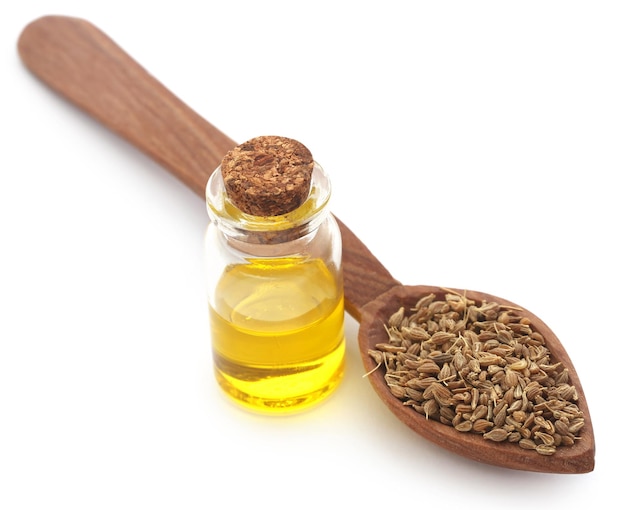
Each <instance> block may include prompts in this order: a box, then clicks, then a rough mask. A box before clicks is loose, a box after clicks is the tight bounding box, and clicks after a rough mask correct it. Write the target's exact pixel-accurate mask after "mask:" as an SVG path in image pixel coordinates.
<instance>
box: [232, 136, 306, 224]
mask: <svg viewBox="0 0 626 510" xmlns="http://www.w3.org/2000/svg"><path fill="white" fill-rule="evenodd" d="M221 171H222V179H223V181H224V186H225V188H226V193H227V195H228V198H229V199H230V200H231V202H232V203H233V204H234V205H235V206H236V207H237V208H238V209H240V210H241V211H243V212H244V213H246V214H251V215H254V216H279V215H281V214H286V213H288V212H290V211H293V210H294V209H297V208H298V207H300V206H301V205H302V204H303V203H304V201H305V200H306V198H307V197H308V195H309V190H310V187H311V174H312V172H313V156H312V155H311V152H310V151H309V149H307V148H306V147H305V146H304V145H302V144H301V143H300V142H298V141H296V140H292V139H291V138H284V137H280V136H259V137H257V138H253V139H252V140H248V141H247V142H245V143H242V144H241V145H238V146H237V147H235V148H234V149H232V150H231V151H230V152H229V153H228V154H226V156H224V159H223V160H222V165H221Z"/></svg>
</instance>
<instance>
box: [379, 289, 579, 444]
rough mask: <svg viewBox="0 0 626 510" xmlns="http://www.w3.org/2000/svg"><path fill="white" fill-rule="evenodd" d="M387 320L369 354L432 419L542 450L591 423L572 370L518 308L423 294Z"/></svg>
mask: <svg viewBox="0 0 626 510" xmlns="http://www.w3.org/2000/svg"><path fill="white" fill-rule="evenodd" d="M409 312H410V313H407V312H406V311H405V308H404V307H402V308H400V309H399V310H398V311H397V312H395V313H394V314H393V315H392V316H391V317H390V318H389V320H388V323H387V325H386V330H387V333H388V336H389V340H388V342H387V343H384V344H377V345H376V349H371V350H370V351H369V355H370V356H371V357H372V359H373V360H374V361H375V362H376V363H377V364H378V367H384V369H385V370H386V372H385V376H384V377H385V381H386V383H387V385H388V386H389V389H390V391H391V393H392V394H393V395H394V396H395V397H396V398H398V399H399V400H401V401H402V402H403V405H406V406H411V407H412V408H413V409H415V410H416V411H417V412H418V413H420V414H422V415H424V416H425V417H426V418H427V419H434V420H438V421H440V422H441V423H443V424H445V425H449V426H451V427H454V428H455V429H456V430H458V431H459V432H464V433H475V434H481V435H482V437H483V438H485V439H486V440H491V441H498V442H501V441H508V442H510V443H517V444H518V445H519V446H520V447H521V448H525V449H532V450H535V451H536V452H537V453H539V454H542V455H552V454H553V453H555V451H556V449H557V448H558V447H561V446H568V445H572V444H574V442H575V440H576V437H577V433H578V432H579V431H580V430H581V428H582V427H583V425H584V416H583V413H582V412H581V411H580V409H579V408H578V405H577V404H576V402H577V400H578V395H577V392H576V388H575V387H574V386H572V385H571V384H570V381H569V373H568V370H567V368H563V367H562V366H561V364H560V363H553V362H552V360H551V353H550V351H549V349H548V348H547V347H546V345H545V341H544V338H543V336H542V335H541V334H540V333H539V332H537V331H535V330H534V329H533V327H532V324H531V322H530V320H528V319H527V318H525V317H523V316H521V315H520V314H519V311H518V310H517V309H514V308H511V307H506V306H502V305H499V304H498V303H494V302H483V303H481V304H477V303H476V302H474V301H472V300H470V299H467V298H466V297H465V296H462V295H459V294H457V293H454V292H451V291H450V292H448V293H447V294H446V295H445V299H444V300H437V299H436V296H435V294H429V295H427V296H424V297H423V298H422V299H420V300H419V301H418V303H417V304H416V306H415V307H414V308H411V309H410V311H409Z"/></svg>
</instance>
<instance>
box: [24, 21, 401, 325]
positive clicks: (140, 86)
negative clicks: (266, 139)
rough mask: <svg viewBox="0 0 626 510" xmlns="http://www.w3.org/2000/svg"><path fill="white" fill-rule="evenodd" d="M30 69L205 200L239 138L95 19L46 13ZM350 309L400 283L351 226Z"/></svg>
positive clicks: (33, 26)
mask: <svg viewBox="0 0 626 510" xmlns="http://www.w3.org/2000/svg"><path fill="white" fill-rule="evenodd" d="M18 51H19V54H20V57H21V58H22V61H23V62H24V64H25V65H26V67H27V68H28V69H29V70H30V71H31V72H32V73H33V74H35V75H36V76H37V77H38V78H40V79H41V80H42V81H43V82H44V83H46V84H47V85H48V86H50V87H51V88H52V89H53V90H55V91H56V92H58V93H59V94H61V95H62V96H64V97H65V98H66V99H68V100H69V101H71V102H72V103H74V104H75V105H77V106H78V107H79V108H81V109H82V110H84V111H85V112H87V113H88V114H90V115H91V116H92V117H94V118H95V119H96V120H98V121H99V122H100V123H102V124H104V125H105V126H107V127H108V128H109V129H111V130H112V131H113V132H115V133H117V134H118V135H120V136H121V137H122V138H124V139H125V140H127V141H128V142H130V143H131V144H132V145H134V146H135V147H137V148H138V149H140V150H141V151H143V152H144V153H145V154H147V155H148V156H149V157H150V158H152V159H153V160H155V161H156V162H157V163H159V164H160V165H161V166H163V167H165V168H166V169H167V170H169V171H170V172H171V173H173V174H174V175H175V176H177V177H178V178H179V179H180V180H181V181H182V182H183V183H184V184H185V185H187V186H188V187H189V188H191V190H192V191H194V192H195V193H196V194H197V195H199V196H200V197H202V198H204V190H205V186H206V182H207V180H208V178H209V176H210V175H211V173H212V172H213V170H214V169H215V168H217V167H218V166H219V164H220V163H221V160H222V158H223V157H224V155H225V154H226V153H227V152H228V151H229V150H230V149H232V148H233V147H234V146H235V145H236V143H235V142H234V141H233V140H231V139H230V138H228V137H227V136H226V135H225V134H224V133H222V132H221V131H219V130H218V129H217V128H216V127H214V126H213V125H212V124H210V123H209V122H207V121H206V120H204V119H203V118H202V117H200V116H199V115H198V114H197V113H196V112H194V111H193V110H192V109H191V108H190V107H189V106H187V105H186V104H185V103H183V102H182V101H181V100H180V99H179V98H177V97H176V96H175V95H174V94H172V93H171V92H170V91H169V90H168V89H167V88H165V87H164V86H163V85H162V84H161V83H160V82H159V81H157V80H156V79H155V78H154V77H152V76H151V75H150V74H149V73H148V72H147V71H146V70H145V69H144V68H143V67H141V66H140V65H139V64H138V63H137V62H136V61H135V60H134V59H133V58H132V57H130V56H129V55H128V54H127V53H126V52H125V51H124V50H123V49H122V48H120V47H119V46H118V45H117V44H116V43H115V42H114V41H112V40H111V39H110V38H109V37H108V36H107V35H106V34H104V33H103V32H102V31H101V30H100V29H98V28H97V27H96V26H94V25H92V24H91V23H89V22H88V21H85V20H82V19H79V18H72V17H67V16H45V17H43V18H39V19H37V20H35V21H33V22H32V23H30V24H29V25H28V26H27V27H26V28H25V29H24V30H23V32H22V34H21V35H20V38H19V41H18ZM337 221H338V223H339V227H340V229H341V233H342V239H343V264H344V290H345V300H346V310H347V311H348V313H350V314H351V315H352V316H353V317H354V318H356V319H357V320H360V318H361V311H360V310H361V308H362V307H363V306H364V305H365V304H367V303H369V302H370V301H371V300H372V299H374V298H376V297H377V296H378V295H380V294H382V293H383V292H384V291H386V290H388V289H389V288H391V287H393V286H395V285H397V284H398V282H397V281H396V280H395V279H394V278H393V277H392V276H391V274H390V273H389V272H388V271H387V269H385V267H384V266H383V265H382V264H381V263H380V262H379V261H378V260H377V259H376V257H374V256H373V255H372V253H371V252H370V250H369V249H368V248H367V247H366V246H365V245H364V244H363V242H361V241H360V240H359V238H358V237H357V236H356V235H355V234H354V233H353V232H352V231H350V229H348V227H346V225H345V224H344V223H343V222H341V221H340V220H339V219H337Z"/></svg>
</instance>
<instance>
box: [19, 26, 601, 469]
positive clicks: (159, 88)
mask: <svg viewBox="0 0 626 510" xmlns="http://www.w3.org/2000/svg"><path fill="white" fill-rule="evenodd" d="M18 49H19V53H20V56H21V58H22V60H23V62H24V63H25V65H26V66H27V67H28V68H29V69H30V70H31V71H32V72H33V73H34V74H35V75H36V76H38V77H39V78H40V79H41V80H42V81H43V82H45V83H46V84H48V85H49V86H50V87H51V88H52V89H54V90H56V91H57V92H58V93H60V94H61V95H63V96H64V97H66V98H67V99H69V100H70V101H71V102H73V103H75V104H76V105H78V106H79V107H80V108H82V109H83V110H85V111H86V112H88V113H89V114H90V115H91V116H93V117H94V118H96V119H97V120H98V121H100V122H101V123H103V124H104V125H106V126H107V127H108V128H110V129H111V130H113V131H114V132H116V133H118V134H119V135H120V136H121V137H123V138H124V139H126V140H128V141H129V142H130V143H132V144H133V145H134V146H136V147H137V148H139V149H140V150H142V151H143V152H144V153H146V154H147V155H148V156H150V157H151V158H153V159H154V160H155V161H157V162H158V163H160V164H161V165H162V166H164V167H165V168H167V169H168V170H169V171H171V172H172V173H173V174H174V175H176V176H177V177H178V178H180V179H181V180H182V182H184V183H185V184H186V185H187V186H189V187H190V188H191V189H192V190H193V191H194V192H195V193H197V194H198V195H199V196H200V197H203V198H204V191H205V185H206V182H207V180H208V178H209V176H210V175H211V173H212V172H213V170H214V169H215V168H217V166H218V165H219V164H220V162H221V159H222V157H223V156H224V155H225V154H226V152H227V151H228V150H230V149H231V148H232V147H234V146H235V145H236V144H235V142H234V141H233V140H231V139H230V138H228V137H227V136H226V135H224V134H223V133H222V132H220V131H219V130H218V129H216V128H215V127H214V126H212V125H211V124H209V123H208V122H207V121H206V120H204V119H203V118H201V117H200V116H199V115H198V114H196V113H195V112H194V111H193V110H192V109H191V108H189V107H188V106H187V105H185V104H184V103H183V102H182V101H181V100H180V99H178V98H177V97H176V96H174V95H173V94H172V93H171V92H170V91H169V90H167V89H166V88H165V87H164V86H163V85H162V84H161V83H159V82H158V81H157V80H155V79H154V78H153V77H152V76H150V75H149V74H148V73H147V72H146V70H145V69H143V68H142V67H141V66H140V65H139V64H138V63H137V62H135V61H134V60H133V59H132V58H131V57H130V56H129V55H128V54H127V53H125V52H124V51H123V50H122V49H121V48H120V47H119V46H118V45H117V44H115V43H114V42H113V41H112V40H111V39H110V38H109V37H108V36H106V35H105V34H104V33H102V32H101V31H100V30H99V29H98V28H96V27H95V26H93V25H92V24H90V23H89V22H87V21H84V20H81V19H77V18H70V17H64V16H46V17H43V18H40V19H38V20H36V21H34V22H32V23H31V24H30V25H28V26H27V27H26V28H25V29H24V31H23V32H22V34H21V36H20V39H19V42H18ZM338 222H339V225H340V228H341V232H342V236H343V257H344V276H345V297H346V310H347V312H348V313H350V315H352V316H353V317H354V318H355V319H356V320H358V321H360V328H359V334H358V341H359V348H360V351H361V356H362V359H363V363H364V366H365V369H366V371H368V372H369V371H370V370H373V369H374V368H375V364H374V361H373V359H372V358H371V357H370V356H369V355H368V351H369V350H370V349H372V348H374V346H375V345H376V344H378V343H382V342H385V341H386V340H387V333H386V331H385V329H384V328H383V323H384V322H385V321H386V320H387V319H388V318H389V316H390V315H391V314H392V313H393V312H395V311H396V310H397V309H398V308H399V307H400V306H405V307H407V308H410V307H411V306H414V305H415V303H416V302H417V301H418V300H419V299H420V298H421V297H422V296H424V295H426V294H429V293H431V292H432V293H435V294H436V295H437V296H438V297H439V298H441V297H442V296H443V294H444V291H443V290H442V289H440V288H437V287H427V286H404V285H401V284H400V283H399V282H398V281H397V280H395V279H394V278H393V277H392V276H391V274H390V273H389V272H388V271H387V269H385V267H384V266H383V265H382V264H381V263H380V262H379V261H378V260H377V259H376V258H375V257H374V256H373V255H372V253H371V252H370V251H369V250H368V249H367V247H366V246H365V245H364V244H363V243H362V242H361V241H360V240H359V239H358V237H356V235H354V233H352V232H351V231H350V230H349V229H348V228H347V227H346V226H345V225H344V224H343V223H342V222H341V221H339V220H338ZM453 290H456V291H457V292H459V293H461V294H465V295H466V297H467V298H469V299H473V300H475V301H477V302H479V303H480V302H481V301H483V300H486V301H496V302H498V303H500V304H503V305H510V306H515V307H518V305H515V304H514V303H511V302H509V301H506V300H504V299H501V298H498V297H495V296H490V295H488V294H484V293H481V292H474V291H464V290H460V289H453ZM518 308H521V307H518ZM525 313H526V315H527V317H528V318H529V319H531V321H532V323H533V325H534V326H535V328H536V329H537V330H538V331H539V332H540V333H542V334H543V336H544V337H545V341H546V344H547V346H548V348H549V349H550V350H551V352H552V355H553V358H554V360H558V361H560V362H561V363H562V364H563V365H564V366H566V367H568V368H569V372H570V382H571V384H573V385H574V386H575V387H576V389H577V391H578V395H579V400H578V406H579V408H580V410H581V411H582V412H583V413H584V415H585V426H584V428H583V429H582V430H581V431H580V438H579V439H578V440H577V442H576V443H575V445H573V446H569V447H561V448H559V449H557V452H556V453H555V454H554V455H552V456H542V455H539V454H538V453H536V452H535V451H528V450H524V449H522V448H520V447H519V446H518V445H515V444H509V443H504V444H503V443H496V442H492V441H487V440H485V439H483V438H482V437H481V436H479V435H476V434H469V433H461V432H458V431H456V430H455V429H454V428H452V427H450V426H447V425H443V424H441V423H439V422H437V421H435V420H432V419H431V420H427V419H426V418H425V417H423V416H422V415H420V414H418V413H417V412H416V411H414V410H413V409H412V408H410V407H406V406H404V405H402V403H401V402H400V401H399V400H398V399H396V398H395V397H394V396H393V395H392V394H391V393H390V391H389V389H388V387H387V385H386V383H385V381H384V379H383V373H382V370H374V371H373V372H372V374H371V375H370V377H369V379H370V381H371V383H372V385H373V387H374V389H375V391H376V393H377V394H378V395H379V397H380V398H381V399H382V400H383V401H384V402H385V404H386V405H387V406H388V407H389V409H390V410H391V411H392V412H393V413H394V414H395V415H396V416H397V417H398V418H399V419H400V420H402V421H403V422H404V423H405V424H406V425H408V426H409V427H410V428H412V429H413V430H414V431H415V432H417V433H419V434H420V435H422V436H423V437H425V438H426V439H429V440H430V441H432V442H434V443H436V444H438V445H440V446H442V447H444V448H446V449H448V450H450V451H452V452H455V453H457V454H459V455H462V456H464V457H468V458H470V459H473V460H476V461H479V462H484V463H488V464H492V465H495V466H501V467H506V468H512V469H519V470H526V471H537V472H546V473H586V472H590V471H592V470H593V468H594V456H595V440H594V435H593V427H592V424H591V417H590V414H589V409H588V406H587V401H586V399H585V395H584V393H583V388H582V386H581V383H580V380H579V378H578V375H577V373H576V371H575V369H574V366H573V364H572V362H571V360H570V359H569V356H568V355H567V352H566V351H565V349H564V348H563V346H562V345H561V343H560V341H559V340H558V338H557V337H556V336H555V335H554V333H553V332H552V331H551V330H550V329H549V328H548V327H547V326H546V325H545V324H544V323H543V321H541V320H540V319H539V318H538V317H536V316H534V315H533V314H532V313H530V312H525Z"/></svg>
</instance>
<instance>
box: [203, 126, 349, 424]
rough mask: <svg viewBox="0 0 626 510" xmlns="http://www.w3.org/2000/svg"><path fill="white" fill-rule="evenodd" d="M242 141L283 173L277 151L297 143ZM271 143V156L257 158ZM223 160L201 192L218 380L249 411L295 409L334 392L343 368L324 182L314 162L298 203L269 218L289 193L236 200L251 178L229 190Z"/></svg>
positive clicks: (337, 273) (333, 239)
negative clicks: (206, 217)
mask: <svg viewBox="0 0 626 510" xmlns="http://www.w3.org/2000/svg"><path fill="white" fill-rule="evenodd" d="M276 143H277V144H278V146H277V145H276ZM246 144H248V145H247V147H248V148H250V147H251V146H250V144H252V146H254V147H256V150H257V152H258V151H260V152H261V153H262V154H261V153H259V154H254V157H253V158H252V159H253V160H254V161H258V160H261V161H262V163H263V164H264V165H265V167H264V168H265V169H267V168H269V167H271V168H272V172H274V173H275V174H276V175H279V176H281V175H282V173H281V172H282V170H280V168H279V167H280V165H281V164H282V163H284V161H283V160H284V159H285V158H282V156H281V150H282V147H283V146H284V145H286V146H287V148H289V147H293V145H294V144H299V142H296V141H295V140H290V139H286V138H281V137H259V138H256V139H253V140H251V141H249V142H246ZM246 144H242V145H241V146H238V147H239V148H241V147H246ZM268 144H269V146H271V147H272V151H271V154H270V155H268V154H267V153H265V152H264V151H263V148H264V147H267V146H268ZM272 144H274V145H272ZM281 144H283V145H281ZM299 146H300V147H304V146H302V145H301V144H299ZM259 147H260V148H259ZM305 150H306V151H307V152H308V149H306V148H305ZM231 152H232V151H231ZM252 152H253V151H251V152H250V151H249V153H247V154H246V156H250V154H251V153H252ZM309 154H310V153H309ZM229 155H231V153H229ZM228 157H229V156H227V158H228ZM227 158H225V159H224V161H222V165H221V166H220V167H219V168H218V169H217V170H216V171H215V172H214V173H213V174H212V176H211V178H210V179H209V182H208V184H207V188H206V202H207V210H208V213H209V217H210V219H211V222H210V224H209V227H208V229H207V235H206V257H207V274H208V279H209V281H208V288H209V296H208V301H209V317H210V329H211V342H212V351H213V362H214V372H215V377H216V379H217V382H218V384H219V385H220V387H221V388H222V389H223V390H224V392H225V393H226V395H228V396H229V397H231V398H232V399H233V400H235V401H236V402H238V403H239V404H242V405H243V406H244V407H246V408H248V409H252V410H257V411H267V412H272V413H277V412H278V413H285V412H290V411H296V410H301V409H304V408H307V407H309V406H311V405H313V404H315V403H317V402H319V401H321V400H322V399H324V398H325V397H327V396H328V395H329V394H331V393H332V391H333V390H334V389H335V388H336V387H337V385H338V384H339V382H340V380H341V378H342V376H343V371H344V354H345V340H344V301H343V277H342V265H341V234H340V232H339V228H338V226H337V223H336V221H335V219H334V217H333V215H332V214H331V213H330V210H329V207H328V204H329V200H330V196H331V186H330V181H329V179H328V176H327V175H326V173H325V172H324V170H323V169H322V167H321V166H320V165H319V164H317V163H316V162H315V161H313V159H312V157H311V159H310V163H311V164H310V166H311V172H310V185H309V186H306V189H305V193H304V194H303V195H302V199H301V200H299V201H298V202H297V204H296V205H295V206H294V205H290V206H288V208H289V209H291V210H287V211H286V212H285V211H278V214H275V213H276V210H275V209H272V204H277V203H278V204H285V203H290V202H291V200H292V198H293V197H290V196H289V195H290V191H289V190H288V189H283V190H282V191H281V193H282V194H283V195H284V196H282V195H281V194H278V195H276V194H275V195H273V196H272V198H271V203H270V205H268V204H267V203H265V204H264V203H263V201H262V199H259V200H258V201H257V200H256V199H255V197H256V196H258V195H254V194H252V195H248V196H247V197H246V198H245V199H244V200H243V201H242V200H241V196H239V197H236V194H237V193H238V192H239V191H241V189H246V190H247V189H248V188H247V186H248V185H251V184H250V182H255V177H251V178H250V182H245V181H246V179H240V181H241V182H239V184H240V185H241V184H242V182H243V183H244V185H243V188H242V187H240V188H239V190H237V191H233V190H232V186H231V189H227V188H228V187H227V185H226V184H225V178H224V164H225V163H224V162H225V161H226V160H227ZM254 158H256V159H254ZM287 159H288V158H287ZM231 160H232V157H231V158H230V160H229V162H230V163H231V164H232V161H231ZM250 161H251V160H250V159H248V162H250ZM268 162H269V163H268ZM233 165H234V164H233ZM231 166H232V165H231ZM235 166H236V165H235ZM276 168H278V171H277V170H276ZM277 172H278V173H277ZM266 173H267V172H266ZM255 175H257V174H255ZM296 184H298V183H296ZM300 184H301V183H300ZM286 187H287V188H289V186H286ZM248 191H249V190H248ZM291 191H293V190H291ZM250 196H252V198H250ZM300 202H301V203H300ZM250 206H252V207H250ZM293 207H295V208H293ZM242 208H243V209H245V210H248V211H250V210H252V211H254V214H250V212H244V211H243V210H242Z"/></svg>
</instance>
